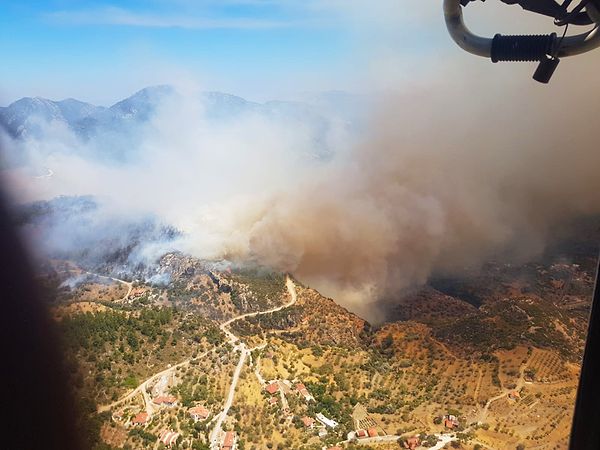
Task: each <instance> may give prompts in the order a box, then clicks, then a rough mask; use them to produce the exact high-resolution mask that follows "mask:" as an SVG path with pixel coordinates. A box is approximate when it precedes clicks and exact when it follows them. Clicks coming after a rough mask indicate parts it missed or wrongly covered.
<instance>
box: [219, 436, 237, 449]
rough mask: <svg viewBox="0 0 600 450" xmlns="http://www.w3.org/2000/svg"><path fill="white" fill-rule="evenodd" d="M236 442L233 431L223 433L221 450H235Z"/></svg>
mask: <svg viewBox="0 0 600 450" xmlns="http://www.w3.org/2000/svg"><path fill="white" fill-rule="evenodd" d="M235 444H236V436H235V433H234V432H233V431H228V432H226V433H225V437H224V438H223V444H222V445H221V450H235Z"/></svg>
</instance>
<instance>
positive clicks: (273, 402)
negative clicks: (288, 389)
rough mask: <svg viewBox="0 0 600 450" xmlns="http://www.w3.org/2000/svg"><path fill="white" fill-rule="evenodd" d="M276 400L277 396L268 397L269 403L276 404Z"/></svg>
mask: <svg viewBox="0 0 600 450" xmlns="http://www.w3.org/2000/svg"><path fill="white" fill-rule="evenodd" d="M278 401H279V400H277V397H271V398H270V399H269V405H276V404H277V402H278Z"/></svg>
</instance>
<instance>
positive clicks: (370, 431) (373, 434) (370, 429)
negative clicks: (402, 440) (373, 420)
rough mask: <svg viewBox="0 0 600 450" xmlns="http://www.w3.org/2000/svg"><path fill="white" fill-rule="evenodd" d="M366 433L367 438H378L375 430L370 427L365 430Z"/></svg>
mask: <svg viewBox="0 0 600 450" xmlns="http://www.w3.org/2000/svg"><path fill="white" fill-rule="evenodd" d="M367 433H368V434H369V437H377V436H379V433H378V432H377V428H373V427H371V428H369V429H368V430H367Z"/></svg>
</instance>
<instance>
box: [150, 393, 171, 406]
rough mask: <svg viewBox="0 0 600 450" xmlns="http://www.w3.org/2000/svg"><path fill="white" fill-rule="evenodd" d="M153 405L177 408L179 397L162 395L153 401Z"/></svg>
mask: <svg viewBox="0 0 600 450" xmlns="http://www.w3.org/2000/svg"><path fill="white" fill-rule="evenodd" d="M152 403H154V404H155V405H159V406H168V407H171V406H175V404H176V403H177V397H173V396H172V395H161V396H160V397H156V398H155V399H153V400H152Z"/></svg>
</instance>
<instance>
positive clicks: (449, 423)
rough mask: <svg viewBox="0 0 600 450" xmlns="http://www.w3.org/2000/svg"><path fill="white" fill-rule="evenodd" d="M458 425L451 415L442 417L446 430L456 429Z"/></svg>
mask: <svg viewBox="0 0 600 450" xmlns="http://www.w3.org/2000/svg"><path fill="white" fill-rule="evenodd" d="M459 425H460V422H459V421H458V418H457V417H456V416H454V415H452V414H447V415H445V416H444V426H445V427H446V428H450V429H453V428H456V427H458V426H459Z"/></svg>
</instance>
